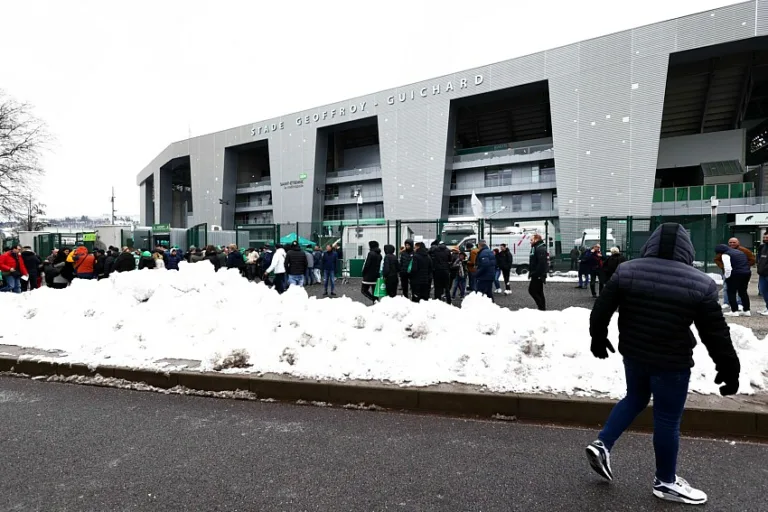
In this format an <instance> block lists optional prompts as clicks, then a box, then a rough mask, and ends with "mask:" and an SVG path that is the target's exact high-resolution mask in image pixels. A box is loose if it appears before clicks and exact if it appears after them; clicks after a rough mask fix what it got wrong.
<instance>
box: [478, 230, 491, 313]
mask: <svg viewBox="0 0 768 512" xmlns="http://www.w3.org/2000/svg"><path fill="white" fill-rule="evenodd" d="M477 245H478V247H479V248H480V252H478V253H477V259H476V260H475V266H476V267H477V271H476V272H475V282H477V291H478V292H479V293H482V294H483V295H485V296H487V297H490V298H491V300H493V281H494V279H495V278H496V255H494V254H493V251H491V249H490V248H489V247H488V244H487V243H486V242H485V240H480V241H479V242H478V244H477Z"/></svg>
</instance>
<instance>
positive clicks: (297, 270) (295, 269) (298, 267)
mask: <svg viewBox="0 0 768 512" xmlns="http://www.w3.org/2000/svg"><path fill="white" fill-rule="evenodd" d="M285 268H286V270H287V271H288V275H291V276H303V275H304V273H305V272H306V271H307V255H306V254H304V251H302V250H301V247H299V246H298V245H293V246H291V250H290V251H287V252H286V253H285Z"/></svg>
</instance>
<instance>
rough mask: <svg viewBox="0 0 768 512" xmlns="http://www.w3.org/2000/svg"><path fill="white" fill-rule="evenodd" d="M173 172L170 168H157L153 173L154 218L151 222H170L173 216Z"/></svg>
mask: <svg viewBox="0 0 768 512" xmlns="http://www.w3.org/2000/svg"><path fill="white" fill-rule="evenodd" d="M172 183H173V174H172V172H171V171H170V170H166V169H163V168H160V169H157V170H156V171H155V173H154V198H155V207H154V219H155V221H154V222H153V224H170V223H171V217H172V216H173V191H172V190H171V185H172Z"/></svg>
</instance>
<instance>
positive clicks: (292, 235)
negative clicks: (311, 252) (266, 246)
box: [280, 233, 317, 248]
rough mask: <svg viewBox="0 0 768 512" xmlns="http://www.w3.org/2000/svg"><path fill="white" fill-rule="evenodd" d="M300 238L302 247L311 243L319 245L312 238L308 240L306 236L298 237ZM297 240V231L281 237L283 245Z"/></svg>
mask: <svg viewBox="0 0 768 512" xmlns="http://www.w3.org/2000/svg"><path fill="white" fill-rule="evenodd" d="M298 238H299V245H300V246H301V247H302V248H306V247H307V246H308V245H311V246H312V247H314V246H315V245H317V244H316V243H315V242H313V241H312V240H307V239H306V238H303V237H298ZM295 241H296V233H288V234H287V235H285V236H283V237H280V243H281V244H282V245H290V244H292V243H293V242H295Z"/></svg>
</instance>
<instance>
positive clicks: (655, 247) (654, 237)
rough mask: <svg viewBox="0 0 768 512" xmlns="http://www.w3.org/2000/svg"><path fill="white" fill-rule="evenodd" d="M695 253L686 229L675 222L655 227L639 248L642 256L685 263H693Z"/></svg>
mask: <svg viewBox="0 0 768 512" xmlns="http://www.w3.org/2000/svg"><path fill="white" fill-rule="evenodd" d="M695 253H696V251H694V249H693V244H692V243H691V237H690V236H689V235H688V231H686V230H685V228H684V227H683V226H681V225H680V224H677V223H675V222H667V223H665V224H662V225H661V226H659V227H658V228H656V231H654V232H653V233H651V236H650V237H648V241H647V242H645V245H644V246H643V248H642V249H640V255H641V257H643V258H661V259H665V260H672V261H679V262H681V263H685V264H686V265H693V257H694V255H695Z"/></svg>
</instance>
